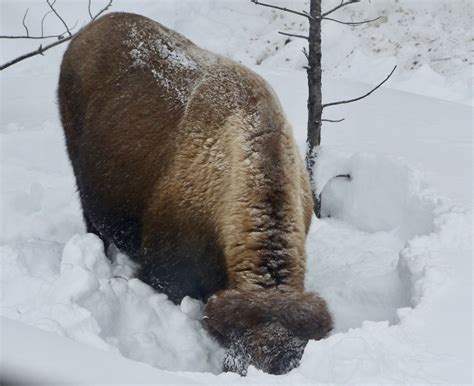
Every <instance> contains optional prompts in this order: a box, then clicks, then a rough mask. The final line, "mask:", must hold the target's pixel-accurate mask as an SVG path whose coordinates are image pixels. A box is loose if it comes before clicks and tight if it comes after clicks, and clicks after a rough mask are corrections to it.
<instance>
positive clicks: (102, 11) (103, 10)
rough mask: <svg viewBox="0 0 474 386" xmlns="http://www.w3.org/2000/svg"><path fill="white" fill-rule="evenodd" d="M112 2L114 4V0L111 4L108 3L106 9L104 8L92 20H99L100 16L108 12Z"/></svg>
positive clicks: (110, 0) (111, 0)
mask: <svg viewBox="0 0 474 386" xmlns="http://www.w3.org/2000/svg"><path fill="white" fill-rule="evenodd" d="M112 2H113V0H109V2H108V3H107V5H106V6H105V7H104V8H102V9H101V10H100V11H99V12H97V13H96V14H95V16H94V17H93V18H92V20H95V19H97V18H98V17H99V16H100V15H102V14H103V13H104V12H105V11H107V10H108V9H109V8H110V7H111V5H112Z"/></svg>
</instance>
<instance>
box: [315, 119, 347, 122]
mask: <svg viewBox="0 0 474 386" xmlns="http://www.w3.org/2000/svg"><path fill="white" fill-rule="evenodd" d="M344 119H345V118H341V119H321V122H331V123H339V122H342V121H343V120H344Z"/></svg>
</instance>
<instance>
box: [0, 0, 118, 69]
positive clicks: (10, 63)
mask: <svg viewBox="0 0 474 386" xmlns="http://www.w3.org/2000/svg"><path fill="white" fill-rule="evenodd" d="M46 2H47V3H48V5H49V7H50V8H51V11H50V12H48V13H47V14H46V15H44V16H43V19H42V22H43V21H44V18H45V17H46V16H47V15H48V14H49V13H51V12H54V13H55V14H56V15H57V16H58V18H59V19H60V20H61V21H62V23H63V24H64V26H65V27H66V31H65V32H64V33H63V34H61V35H48V36H43V29H42V33H41V36H30V34H29V31H28V29H27V28H26V26H25V28H26V29H27V34H26V36H0V38H2V39H49V38H52V37H56V38H58V41H56V42H54V43H51V44H48V45H46V46H44V47H43V45H42V44H40V46H39V47H38V48H37V49H36V50H34V51H31V52H28V53H26V54H24V55H21V56H19V57H17V58H15V59H12V60H10V61H8V62H6V63H4V64H2V65H0V71H2V70H4V69H6V68H8V67H10V66H13V65H14V64H16V63H18V62H21V61H23V60H25V59H28V58H31V57H32V56H36V55H44V52H46V51H48V50H49V49H51V48H53V47H56V46H58V45H60V44H63V43H65V42H67V41H69V40H71V39H72V38H73V37H74V36H76V34H77V32H76V33H74V34H73V33H72V32H71V31H72V30H73V29H74V28H75V27H76V25H77V23H78V21H76V22H75V23H74V25H73V26H72V27H69V26H68V25H67V24H66V22H65V21H64V20H63V19H62V18H61V17H60V16H59V14H58V13H57V12H56V10H55V9H54V4H55V2H56V0H54V1H53V2H50V1H49V0H46ZM112 2H113V0H109V2H108V3H107V5H106V6H105V7H103V8H102V9H101V10H100V11H99V12H97V13H96V14H95V16H94V17H93V18H92V20H95V19H97V18H98V17H99V16H100V15H102V14H103V13H104V12H105V11H107V10H108V9H109V8H110V6H111V5H112ZM27 13H28V10H27V12H25V16H24V17H23V23H24V20H25V17H26V14H27ZM65 33H67V34H68V35H69V36H66V37H64V34H65Z"/></svg>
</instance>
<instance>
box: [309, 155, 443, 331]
mask: <svg viewBox="0 0 474 386" xmlns="http://www.w3.org/2000/svg"><path fill="white" fill-rule="evenodd" d="M318 162H319V164H318V168H319V169H318V170H317V172H319V176H320V181H321V182H322V183H323V184H324V185H325V186H324V188H323V189H322V191H321V202H322V209H321V212H322V217H323V219H322V220H319V221H318V220H316V221H315V222H314V223H313V227H312V229H311V231H310V234H309V240H308V252H307V253H308V264H307V265H308V272H307V277H306V287H307V288H308V289H309V290H313V291H316V292H318V293H320V294H321V296H322V297H323V298H325V299H326V300H327V302H328V304H329V307H330V309H331V311H332V313H333V316H334V319H335V329H334V332H345V331H347V330H349V329H350V328H357V327H360V326H362V324H363V322H364V321H388V322H389V324H395V323H397V322H398V320H399V316H398V314H397V310H398V309H400V308H404V307H408V306H410V305H411V304H410V299H411V298H412V294H411V293H410V286H408V285H407V281H408V282H410V278H409V277H406V276H407V275H409V272H408V271H406V270H400V269H399V259H400V256H399V255H400V251H401V250H402V249H403V248H404V246H405V244H406V242H407V241H408V240H409V239H412V238H413V237H415V236H418V235H424V234H428V233H430V232H432V230H433V221H434V215H433V211H434V205H433V203H432V202H431V201H430V200H428V199H425V198H424V193H423V192H424V187H423V184H422V182H421V178H420V176H419V175H417V174H416V173H415V172H414V171H413V170H412V169H410V168H409V167H408V166H406V165H404V164H403V163H402V162H400V161H396V160H392V159H390V158H387V157H385V156H380V155H367V154H356V155H354V156H351V157H344V156H342V155H340V154H336V153H333V152H330V151H329V150H328V149H325V148H322V149H321V150H320V154H319V155H318ZM322 171H324V173H322ZM340 174H349V175H350V176H351V179H350V180H349V179H347V178H334V179H330V178H329V176H331V175H340Z"/></svg>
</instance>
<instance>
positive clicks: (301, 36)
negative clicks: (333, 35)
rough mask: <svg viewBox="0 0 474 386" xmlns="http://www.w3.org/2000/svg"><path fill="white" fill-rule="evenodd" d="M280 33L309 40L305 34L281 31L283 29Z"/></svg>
mask: <svg viewBox="0 0 474 386" xmlns="http://www.w3.org/2000/svg"><path fill="white" fill-rule="evenodd" d="M278 33H279V34H280V35H285V36H290V37H293V38H300V39H306V40H309V37H308V36H305V35H297V34H290V33H288V32H281V31H278Z"/></svg>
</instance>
